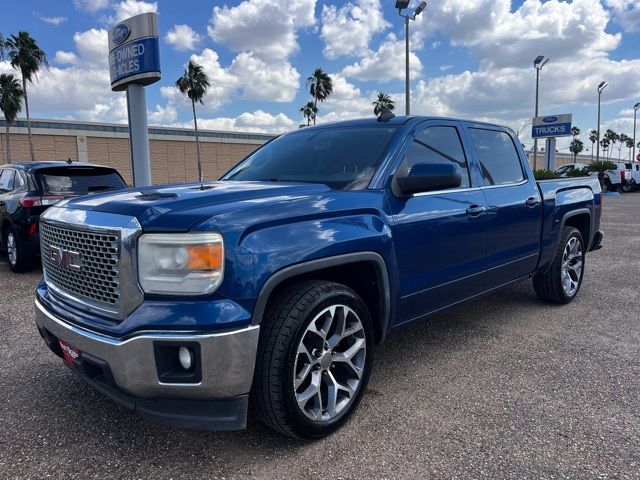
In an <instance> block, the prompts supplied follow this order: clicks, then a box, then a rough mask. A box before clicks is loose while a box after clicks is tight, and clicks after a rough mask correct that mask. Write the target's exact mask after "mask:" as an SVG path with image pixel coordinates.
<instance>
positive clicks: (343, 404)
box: [253, 280, 374, 439]
mask: <svg viewBox="0 0 640 480" xmlns="http://www.w3.org/2000/svg"><path fill="white" fill-rule="evenodd" d="M373 347H374V337H373V327H372V324H371V318H370V316H369V313H368V311H367V308H366V306H365V305H364V303H363V302H362V300H361V299H360V297H359V296H358V294H357V293H356V292H354V291H353V290H352V289H350V288H349V287H346V286H345V285H341V284H338V283H333V282H326V281H315V280H314V281H304V282H301V283H299V284H297V285H293V286H291V287H289V288H287V289H286V290H285V291H283V292H281V294H280V295H278V297H277V298H276V299H275V300H274V301H273V302H271V304H270V306H269V307H268V309H267V312H266V315H265V318H264V321H263V325H262V326H261V333H260V343H259V346H258V355H257V359H256V373H255V379H254V391H253V401H254V404H255V407H256V412H257V414H258V416H259V418H260V419H261V420H262V421H263V422H264V423H265V424H266V425H268V426H269V427H271V428H273V429H275V430H277V431H280V432H282V433H284V434H285V435H289V436H292V437H297V438H305V439H314V438H321V437H324V436H327V435H329V434H331V433H333V432H334V431H336V430H337V429H338V428H340V427H341V426H342V425H343V424H344V423H345V422H346V421H347V420H348V418H349V417H350V415H351V414H352V413H353V411H354V410H355V409H356V407H357V405H358V403H359V401H360V398H361V397H362V394H363V393H364V391H365V389H366V386H367V382H368V380H369V375H370V372H371V364H372V360H373Z"/></svg>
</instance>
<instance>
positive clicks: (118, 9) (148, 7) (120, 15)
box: [106, 0, 158, 24]
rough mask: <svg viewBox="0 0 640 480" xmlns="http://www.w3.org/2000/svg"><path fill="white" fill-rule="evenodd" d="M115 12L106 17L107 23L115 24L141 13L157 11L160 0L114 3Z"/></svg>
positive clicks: (132, 0) (127, 0) (130, 0)
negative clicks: (155, 0) (156, 0)
mask: <svg viewBox="0 0 640 480" xmlns="http://www.w3.org/2000/svg"><path fill="white" fill-rule="evenodd" d="M112 7H113V9H114V10H115V14H114V15H112V16H110V17H108V18H107V19H106V23H108V24H113V23H117V22H120V21H121V20H124V19H126V18H129V17H133V16H135V15H139V14H141V13H148V12H157V11H158V2H145V1H142V0H124V1H122V2H120V3H117V4H115V5H112Z"/></svg>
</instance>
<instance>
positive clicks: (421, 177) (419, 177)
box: [394, 163, 462, 196]
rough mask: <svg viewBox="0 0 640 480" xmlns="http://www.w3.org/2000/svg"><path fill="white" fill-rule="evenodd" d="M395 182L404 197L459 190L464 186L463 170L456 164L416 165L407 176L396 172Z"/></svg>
mask: <svg viewBox="0 0 640 480" xmlns="http://www.w3.org/2000/svg"><path fill="white" fill-rule="evenodd" d="M399 170H400V169H399ZM394 180H395V182H394V183H396V185H397V187H398V190H400V192H401V193H402V194H403V195H404V196H409V195H412V194H414V193H420V192H430V191H434V190H445V189H448V188H458V187H459V186H460V185H461V184H462V170H461V169H460V167H459V166H458V165H456V164H455V163H416V164H415V165H414V166H413V167H411V170H410V171H409V172H408V173H406V174H403V173H402V172H396V178H394Z"/></svg>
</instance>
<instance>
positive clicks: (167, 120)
mask: <svg viewBox="0 0 640 480" xmlns="http://www.w3.org/2000/svg"><path fill="white" fill-rule="evenodd" d="M176 120H178V110H176V107H175V106H174V105H173V104H168V105H167V106H165V107H163V106H162V105H156V108H155V109H154V110H153V111H151V112H149V123H150V124H152V125H167V124H171V123H175V122H176Z"/></svg>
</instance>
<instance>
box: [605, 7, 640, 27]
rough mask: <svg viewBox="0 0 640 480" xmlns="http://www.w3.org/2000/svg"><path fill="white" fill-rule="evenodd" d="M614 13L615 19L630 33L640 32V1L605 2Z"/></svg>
mask: <svg viewBox="0 0 640 480" xmlns="http://www.w3.org/2000/svg"><path fill="white" fill-rule="evenodd" d="M604 3H605V4H606V5H607V6H608V7H609V8H610V9H611V11H612V12H613V19H614V20H615V21H616V22H617V23H619V24H620V25H621V26H622V28H624V29H625V30H626V31H628V32H635V31H638V30H640V2H639V1H638V0H605V2H604Z"/></svg>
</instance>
